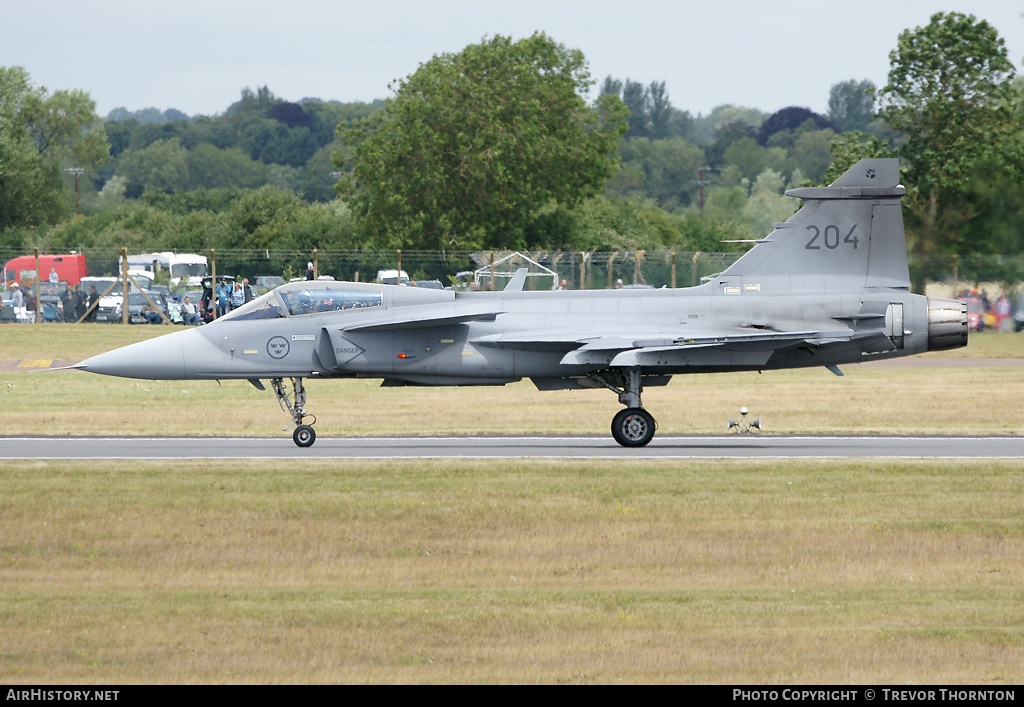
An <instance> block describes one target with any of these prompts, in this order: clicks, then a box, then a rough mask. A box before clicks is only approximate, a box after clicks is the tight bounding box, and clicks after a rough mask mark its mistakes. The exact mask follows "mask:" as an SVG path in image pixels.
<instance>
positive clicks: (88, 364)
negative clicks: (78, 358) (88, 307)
mask: <svg viewBox="0 0 1024 707" xmlns="http://www.w3.org/2000/svg"><path fill="white" fill-rule="evenodd" d="M197 337H200V334H199V332H198V331H196V330H194V329H189V330H187V331H179V332H175V333H173V334H167V335H165V336H158V337H156V338H155V339H150V340H148V341H140V342H139V343H137V344H131V345H129V346H124V347H122V348H120V349H114V350H113V351H108V352H107V353H102V354H100V355H98V356H93V357H92V358H88V359H86V360H84V361H82V362H81V363H79V364H78V365H77V366H75V368H77V369H79V370H82V371H89V372H90V373H100V374H103V375H105V376H120V377H121V378H148V379H154V380H156V379H161V380H175V379H182V378H185V352H186V351H189V350H190V349H193V348H194V346H195V344H197V343H199V342H198V341H197V340H196V339H197Z"/></svg>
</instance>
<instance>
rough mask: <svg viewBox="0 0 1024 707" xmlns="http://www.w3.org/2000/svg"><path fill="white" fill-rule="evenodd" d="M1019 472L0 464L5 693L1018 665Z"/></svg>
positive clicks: (930, 466) (840, 466) (997, 670)
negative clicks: (20, 686)
mask: <svg viewBox="0 0 1024 707" xmlns="http://www.w3.org/2000/svg"><path fill="white" fill-rule="evenodd" d="M1022 492H1024V464H1020V463H998V464H988V463H986V465H985V466H984V467H981V466H979V465H973V464H969V463H968V464H959V463H952V462H950V463H927V462H900V463H898V464H888V463H883V464H878V463H875V462H863V463H862V462H842V463H829V464H828V465H824V464H822V463H819V462H800V463H797V462H785V463H777V462H735V463H731V462H726V463H721V462H702V463H687V464H686V465H685V466H681V465H678V464H665V463H650V464H630V463H626V464H573V463H567V462H550V463H545V462H540V463H537V462H522V463H504V464H502V465H500V466H495V465H493V464H490V463H483V462H481V463H459V464H458V465H457V466H455V465H452V464H450V463H444V462H423V463H416V462H405V463H388V464H359V465H354V464H348V463H323V464H321V463H309V464H304V465H303V468H294V467H290V468H281V467H280V466H279V465H275V464H271V463H253V464H248V465H246V467H245V468H240V466H239V465H238V464H236V463H219V462H211V463H204V464H186V463H172V464H167V465H162V466H154V465H152V464H151V463H142V464H139V463H112V464H109V465H107V466H105V467H103V468H90V467H89V466H87V465H84V464H48V465H42V464H34V463H27V462H26V463H17V464H12V465H10V466H9V467H8V468H7V469H5V470H4V473H3V474H2V476H0V518H2V523H3V528H4V533H3V541H2V542H3V545H2V547H0V586H2V587H3V590H2V592H0V646H2V648H0V680H2V681H3V682H5V683H44V682H46V683H51V682H55V683H90V682H99V683H112V682H118V683H134V682H158V683H178V682H182V683H211V682H244V683H250V682H275V683H279V682H299V683H306V682H346V683H348V682H371V683H381V682H384V683H398V682H488V683H491V682H498V683H505V682H509V683H511V682H518V683H523V682H544V683H557V682H586V683H613V682H617V681H625V682H682V683H748V682H752V683H773V684H784V683H786V682H791V683H796V684H804V683H859V682H860V683H970V684H984V685H996V686H1005V685H1013V684H1019V683H1020V681H1021V680H1022V679H1024V669H1022V668H1021V666H1022V665H1024V625H1022V623H1021V621H1020V615H1019V607H1020V601H1021V599H1022V596H1021V589H1020V587H1021V586H1022V583H1024V565H1022V563H1021V559H1020V558H1021V557H1022V556H1024V514H1022V512H1021V507H1020V498H1021V494H1022Z"/></svg>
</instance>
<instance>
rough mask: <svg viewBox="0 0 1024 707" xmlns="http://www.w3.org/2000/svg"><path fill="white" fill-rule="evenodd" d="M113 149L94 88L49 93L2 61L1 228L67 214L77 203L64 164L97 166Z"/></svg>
mask: <svg viewBox="0 0 1024 707" xmlns="http://www.w3.org/2000/svg"><path fill="white" fill-rule="evenodd" d="M108 154H109V145H108V144H107V137H106V134H105V133H104V132H103V128H102V126H101V125H100V119H99V117H98V116H97V115H96V104H95V103H94V102H93V100H92V99H91V98H90V97H89V94H87V93H84V92H82V91H54V92H53V94H50V95H48V94H47V91H46V89H45V88H43V87H39V88H34V87H33V86H32V84H31V81H30V78H29V74H28V72H27V71H25V69H23V68H21V67H20V66H15V67H0V230H4V229H6V228H9V227H24V226H33V225H40V224H44V223H56V222H57V221H58V220H60V219H61V218H62V217H64V216H66V215H67V213H68V208H69V206H70V207H71V208H73V207H74V204H73V202H72V203H70V204H69V201H68V199H67V196H68V190H67V187H66V184H65V181H64V178H63V174H62V173H61V170H62V169H63V168H67V167H80V168H83V169H95V168H96V167H98V166H99V165H100V164H102V163H103V161H104V160H106V159H107V155H108Z"/></svg>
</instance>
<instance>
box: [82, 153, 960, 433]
mask: <svg viewBox="0 0 1024 707" xmlns="http://www.w3.org/2000/svg"><path fill="white" fill-rule="evenodd" d="M904 191H905V190H904V188H903V187H902V186H900V185H899V163H898V160H895V159H867V160H862V161H861V162H859V163H857V164H856V165H855V166H854V167H852V168H851V169H850V170H849V171H848V172H846V173H845V174H844V175H843V176H842V177H840V178H839V179H837V180H836V181H835V182H834V183H833V184H831V185H830V186H827V187H807V188H800V189H791V190H789V191H787V192H786V193H787V195H789V196H792V197H796V198H799V199H802V200H803V202H804V204H803V207H802V208H801V209H800V210H799V211H798V212H797V213H796V214H794V215H793V216H792V217H791V218H790V219H789V220H788V221H786V222H785V223H777V224H775V227H774V230H773V231H772V232H771V233H770V234H769V235H768V236H767V237H765V238H763V239H760V240H758V241H757V242H756V245H754V246H753V248H751V249H750V251H749V252H747V253H746V254H745V255H743V257H741V258H740V259H739V260H737V261H736V262H735V263H734V264H733V265H732V266H731V267H729V268H728V269H727V270H726V271H724V272H723V273H722V274H721V275H719V276H717V277H715V278H714V279H713V280H712V281H710V282H707V283H706V284H703V285H700V286H698V287H689V288H680V289H660V290H651V289H648V290H635V289H619V290H606V291H573V292H569V291H552V292H530V291H524V290H523V284H524V282H525V279H526V272H525V270H521V271H519V272H518V273H517V274H516V275H515V277H513V278H512V279H511V281H510V282H509V284H508V286H507V287H506V288H505V289H504V290H503V291H501V292H458V293H456V292H450V291H445V290H430V289H421V288H411V287H402V286H398V285H379V284H367V283H353V282H349V283H342V282H334V281H328V282H298V283H293V284H288V285H283V286H281V287H278V288H277V289H275V290H273V291H271V292H269V293H267V294H265V295H263V296H262V297H259V298H258V299H255V300H253V301H252V302H249V303H248V304H246V305H245V306H243V307H240V308H238V309H236V310H234V311H233V312H230V313H229V314H227V315H226V316H224V317H223V318H221V319H219V320H218V321H216V322H215V323H213V324H210V325H207V326H203V327H199V328H195V329H189V330H187V331H181V332H176V333H173V334H168V335H167V336H162V337H159V338H156V339H152V340H149V341H144V342H141V343H137V344H132V345H130V346H126V347H124V348H121V349H117V350H115V351H111V352H108V353H104V354H100V355H99V356H94V357H93V358H90V359H88V360H86V361H83V362H81V363H80V364H78V365H77V366H75V368H78V369H81V370H84V371H90V372H93V373H102V374H105V375H111V376H122V377H126V378H148V379H176V380H177V379H227V378H242V379H247V380H249V381H250V382H251V383H252V384H253V385H254V386H256V387H257V388H258V389H260V390H264V389H265V388H264V386H263V383H262V381H263V380H269V381H270V384H271V387H272V389H273V391H274V393H275V395H276V396H277V399H278V401H279V402H280V404H281V407H282V409H283V410H285V411H286V412H287V413H288V414H290V415H291V417H292V421H293V423H294V425H295V432H294V435H293V438H294V440H295V443H296V444H297V445H299V446H300V447H308V446H310V445H311V444H313V442H314V441H315V439H316V434H315V432H314V431H313V428H312V426H311V425H309V424H306V423H305V421H306V418H307V417H312V416H311V415H310V414H309V413H307V412H306V407H305V405H306V389H305V387H304V383H303V381H305V380H306V379H310V378H312V379H316V378H338V377H348V378H380V379H383V385H385V386H395V385H399V386H401V385H431V386H433V385H503V384H505V383H510V382H513V381H518V380H521V379H523V378H529V379H531V380H532V381H533V383H534V384H535V385H536V386H537V387H538V388H539V389H541V390H567V389H574V388H607V389H608V390H611V391H613V392H615V393H617V394H618V397H619V402H620V403H622V404H623V405H625V409H623V410H621V411H620V412H619V413H618V414H617V415H615V417H614V419H613V421H612V435H613V437H614V438H615V440H616V441H617V442H619V444H622V445H625V446H634V447H638V446H642V445H645V444H647V443H648V442H650V441H651V439H652V437H653V436H654V430H655V421H654V418H653V417H652V416H651V414H650V413H649V412H648V411H647V410H645V409H644V407H643V403H642V402H641V394H642V393H643V390H644V388H645V387H649V386H659V385H666V384H667V383H668V382H669V379H670V378H671V376H673V375H675V374H680V373H706V372H719V371H762V370H772V369H780V368H798V367H808V366H823V367H825V368H828V369H830V370H831V371H832V372H833V373H836V374H837V375H841V373H840V371H839V368H838V366H839V365H840V364H846V363H859V362H861V361H869V360H876V359H884V358H895V357H897V356H908V355H911V354H917V353H922V352H925V351H937V350H943V349H952V348H957V347H960V346H964V345H966V343H967V309H966V305H964V304H962V303H961V302H958V301H956V300H948V299H937V298H934V297H925V296H922V295H914V294H911V293H910V278H909V272H908V269H907V250H906V241H905V238H904V233H903V216H902V212H901V207H900V197H901V196H902V195H903V193H904ZM286 379H291V390H290V391H289V390H288V389H287V388H286V385H285V380H286ZM314 420H315V418H314Z"/></svg>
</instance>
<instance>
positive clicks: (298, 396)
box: [270, 378, 316, 447]
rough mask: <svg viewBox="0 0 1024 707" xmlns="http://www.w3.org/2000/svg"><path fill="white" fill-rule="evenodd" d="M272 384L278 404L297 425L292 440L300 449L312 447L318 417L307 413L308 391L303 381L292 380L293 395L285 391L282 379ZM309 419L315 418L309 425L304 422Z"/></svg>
mask: <svg viewBox="0 0 1024 707" xmlns="http://www.w3.org/2000/svg"><path fill="white" fill-rule="evenodd" d="M270 384H271V385H272V386H273V387H274V395H276V396H277V402H278V403H279V404H280V405H281V409H282V410H284V411H285V412H286V413H288V414H289V415H291V416H292V424H293V425H295V431H294V432H293V433H292V439H293V440H294V441H295V444H297V445H299V446H300V447H310V446H312V445H313V442H315V441H316V431H314V430H313V425H314V424H316V416H315V415H311V414H310V413H308V412H306V389H305V388H303V387H302V379H301V378H292V394H291V395H289V394H288V392H287V391H286V390H285V387H284V380H283V379H282V378H273V379H271V381H270ZM293 400H294V402H293ZM307 417H312V418H313V422H312V423H311V424H309V425H306V424H303V422H302V421H303V419H305V418H307ZM286 429H287V428H286Z"/></svg>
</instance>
